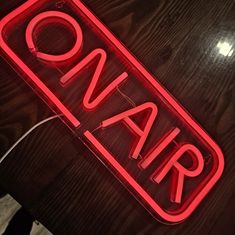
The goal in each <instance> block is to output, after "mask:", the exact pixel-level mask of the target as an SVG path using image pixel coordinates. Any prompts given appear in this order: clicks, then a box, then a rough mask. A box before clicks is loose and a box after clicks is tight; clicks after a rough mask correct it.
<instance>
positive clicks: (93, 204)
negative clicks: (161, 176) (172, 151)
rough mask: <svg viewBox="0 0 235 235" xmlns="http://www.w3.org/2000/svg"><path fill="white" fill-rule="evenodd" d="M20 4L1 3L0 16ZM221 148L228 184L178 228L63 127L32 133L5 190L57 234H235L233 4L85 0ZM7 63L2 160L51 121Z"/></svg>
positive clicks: (5, 174) (2, 174) (0, 111)
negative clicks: (228, 51)
mask: <svg viewBox="0 0 235 235" xmlns="http://www.w3.org/2000/svg"><path fill="white" fill-rule="evenodd" d="M23 2H24V1H22V0H14V1H13V0H5V1H4V0H1V1H0V17H1V18H2V17H4V15H6V14H7V13H9V12H10V11H11V10H13V9H14V8H16V7H17V6H19V5H20V4H21V3H23ZM84 2H85V3H86V4H87V5H88V6H89V7H90V8H91V9H92V10H93V12H95V13H96V15H97V16H99V17H100V18H101V19H102V21H103V22H104V23H105V24H106V25H107V26H108V27H109V28H110V29H111V30H112V31H113V32H114V33H115V34H116V35H117V36H118V38H120V39H121V40H122V41H123V42H124V44H125V45H126V46H127V47H128V48H129V49H130V50H131V51H132V52H133V53H134V54H135V55H136V56H137V58H139V59H140V61H141V62H142V63H143V64H144V65H146V67H147V68H148V69H149V70H150V71H151V72H152V73H153V74H154V75H156V76H157V77H158V79H159V81H160V82H161V83H162V84H163V85H164V86H165V87H166V88H167V89H168V90H169V91H170V92H171V93H172V94H173V95H174V96H175V97H176V98H177V99H178V100H179V101H180V102H181V103H182V104H183V105H184V106H185V108H186V109H187V110H188V111H189V112H190V113H191V114H192V115H193V116H194V117H195V119H196V120H197V121H198V122H199V123H200V124H201V125H202V126H203V127H204V128H205V129H206V130H207V132H209V133H210V134H211V136H212V137H213V138H214V139H215V140H216V141H217V142H218V144H219V145H220V146H221V148H222V150H223V152H224V156H225V170H224V173H223V176H222V178H221V179H220V181H219V182H218V183H217V185H216V186H215V187H214V188H213V190H212V191H211V192H210V193H209V195H208V196H207V197H206V199H205V200H203V202H202V203H201V205H200V206H199V207H198V208H197V210H196V211H195V213H193V215H192V216H191V217H190V218H189V219H187V220H186V221H184V222H182V223H181V224H178V225H173V226H170V225H165V224H162V223H159V222H158V221H156V220H154V219H153V218H152V217H151V216H150V215H149V214H148V212H146V211H145V209H143V208H142V207H141V206H140V205H139V203H138V202H136V201H135V200H134V199H133V197H132V196H131V195H130V194H129V193H128V192H127V190H126V189H125V188H124V187H123V186H122V185H121V184H120V183H119V182H118V181H117V180H116V179H115V178H114V177H113V176H112V175H111V174H110V173H109V171H108V170H106V168H105V167H104V166H103V165H102V164H101V163H100V162H99V161H98V160H97V159H96V158H95V157H93V156H92V154H91V153H90V152H89V151H88V150H86V148H85V147H84V146H83V145H82V144H79V143H78V142H77V140H76V139H75V138H74V137H73V135H72V134H71V133H70V131H69V130H68V129H67V127H66V126H65V125H64V124H63V123H62V122H61V121H60V120H53V121H51V122H49V123H47V124H45V125H43V126H41V127H39V128H38V129H37V130H35V131H34V132H33V133H31V134H30V135H29V136H28V137H27V138H26V139H25V140H24V141H23V142H22V143H21V144H20V145H19V146H18V147H17V148H15V149H14V151H13V152H12V153H11V154H10V155H9V157H8V158H7V159H6V161H5V162H4V163H3V164H2V165H1V166H0V185H1V187H2V188H3V189H5V190H6V191H7V192H9V193H10V194H11V195H12V196H13V197H14V198H15V199H16V200H17V201H18V202H20V203H21V204H22V205H23V206H24V207H25V208H27V209H28V210H29V211H30V212H31V213H32V214H33V215H34V216H35V217H36V218H37V219H38V220H39V221H41V222H42V223H43V224H44V225H45V226H46V227H47V228H48V229H49V230H51V231H52V232H53V233H54V234H65V235H68V234H69V235H70V234H71V235H73V234H127V235H130V234H180V235H181V234H235V200H234V197H235V144H234V143H235V68H234V65H235V52H234V53H233V55H232V56H231V57H228V56H227V57H226V56H223V55H221V54H219V53H218V48H216V46H217V44H218V43H219V42H224V41H228V42H229V43H230V44H232V45H233V47H234V50H235V1H234V0H223V1H222V0H207V1H206V0H199V1H193V0H177V1H175V0H148V1H144V0H128V1H127V0H105V1H104V0H95V1H94V0H85V1H84ZM52 115H53V113H52V112H51V111H50V110H49V108H48V107H47V106H46V105H45V104H44V103H43V102H42V101H41V100H40V99H39V98H38V97H37V96H36V95H35V94H34V93H33V92H32V91H31V89H30V88H29V87H28V86H27V85H26V84H25V83H24V82H23V81H22V79H21V78H20V77H18V75H17V74H16V73H15V72H14V71H13V70H12V69H11V68H10V66H9V65H8V64H7V63H6V62H4V60H3V59H0V156H2V155H3V154H4V153H5V152H6V151H7V150H8V149H9V147H10V146H11V145H12V144H13V143H14V142H15V141H16V140H17V139H19V137H20V136H21V135H23V134H24V133H25V132H26V131H27V130H28V129H30V128H31V127H32V126H33V125H35V124H36V123H37V122H39V121H41V120H43V119H44V118H47V117H49V116H52Z"/></svg>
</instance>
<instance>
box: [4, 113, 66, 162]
mask: <svg viewBox="0 0 235 235" xmlns="http://www.w3.org/2000/svg"><path fill="white" fill-rule="evenodd" d="M60 116H62V115H61V114H60V115H58V114H57V115H54V116H52V117H49V118H46V119H44V120H42V121H41V122H39V123H37V124H36V125H34V126H33V127H32V128H30V129H29V130H28V131H27V132H26V133H25V134H24V135H22V136H21V137H20V138H19V139H18V140H17V141H16V142H15V143H14V144H13V145H12V146H11V147H10V149H9V150H8V151H7V152H6V153H5V154H4V155H3V157H2V158H1V159H0V164H2V162H3V161H4V160H5V159H6V158H7V156H8V155H9V154H10V153H11V151H12V150H13V149H14V148H15V147H16V146H17V145H18V144H19V143H20V142H21V141H22V140H23V139H25V138H26V137H27V136H28V135H29V134H30V133H31V132H32V131H33V130H35V129H36V128H38V127H39V126H41V125H43V124H44V123H46V122H49V121H51V120H53V119H56V118H58V117H60Z"/></svg>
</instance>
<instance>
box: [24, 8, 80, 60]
mask: <svg viewBox="0 0 235 235" xmlns="http://www.w3.org/2000/svg"><path fill="white" fill-rule="evenodd" d="M53 18H54V19H55V20H56V19H57V20H58V19H59V20H60V21H61V20H63V21H65V22H66V23H68V24H69V25H70V26H71V27H72V28H73V29H74V30H73V31H74V32H75V36H76V42H75V44H74V46H73V47H72V48H71V49H70V50H69V51H68V52H66V53H64V54H60V55H52V54H46V53H43V52H40V51H38V50H37V47H36V46H35V43H34V40H33V33H34V31H35V30H36V29H37V26H38V25H39V23H40V22H42V21H45V20H47V19H53ZM48 23H51V21H50V22H48ZM25 39H26V43H27V45H28V48H29V49H30V51H31V52H32V53H33V54H35V55H36V57H38V58H40V59H42V60H45V61H48V62H63V61H66V60H68V59H70V58H72V57H73V56H74V55H75V54H76V53H78V52H79V50H80V49H81V47H82V42H83V35H82V30H81V27H80V25H79V24H78V22H77V21H76V20H75V19H74V18H72V17H71V16H70V15H68V14H66V13H63V12H60V11H46V12H42V13H40V14H38V15H37V16H35V17H34V18H33V19H32V20H31V21H30V22H29V24H28V26H27V29H26V33H25Z"/></svg>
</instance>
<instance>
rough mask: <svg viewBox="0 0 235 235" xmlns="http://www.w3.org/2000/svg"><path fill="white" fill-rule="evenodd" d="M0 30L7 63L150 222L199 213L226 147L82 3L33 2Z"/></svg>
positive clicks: (6, 20)
mask: <svg viewBox="0 0 235 235" xmlns="http://www.w3.org/2000/svg"><path fill="white" fill-rule="evenodd" d="M0 30H1V35H0V45H1V50H2V52H3V53H4V56H5V57H6V59H7V61H9V63H11V64H12V65H13V66H14V68H15V70H16V71H17V72H18V73H20V74H21V76H22V78H24V80H25V81H26V82H27V83H28V84H29V85H30V86H31V87H32V88H33V89H34V91H35V92H36V93H37V94H38V95H39V96H40V97H41V98H42V99H43V100H44V101H45V102H46V103H47V105H48V106H49V107H50V108H51V109H52V110H54V112H55V113H57V114H63V117H61V118H62V120H63V121H64V122H65V124H66V125H67V126H68V127H69V128H70V129H71V130H72V131H73V133H74V134H75V135H76V136H77V137H78V138H79V139H81V140H82V141H83V142H84V144H85V145H86V146H87V147H88V148H89V149H90V150H91V151H92V152H93V153H94V155H95V156H97V158H98V159H100V160H101V161H102V162H103V163H104V165H105V166H106V167H107V168H108V169H109V170H110V171H111V172H112V173H113V174H114V175H115V176H116V177H117V178H118V179H119V180H120V181H121V182H122V183H123V184H124V185H125V186H126V187H127V188H128V189H129V190H130V192H131V193H132V194H133V195H134V196H135V197H136V198H137V199H138V200H139V202H140V203H141V204H142V205H144V206H145V208H146V209H147V210H148V211H149V212H150V213H151V214H153V215H154V217H156V218H158V219H162V220H165V221H168V222H172V223H175V222H180V221H182V220H184V219H186V218H187V217H188V216H189V215H190V214H191V213H192V212H193V211H194V210H195V209H196V207H197V206H198V204H199V203H200V202H201V201H202V199H203V198H204V197H205V196H206V195H207V194H208V192H209V191H210V190H211V188H212V187H213V186H214V184H215V183H216V182H217V181H218V179H219V178H220V176H221V174H222V171H223V167H224V160H223V154H222V152H221V150H220V148H219V147H218V145H217V144H216V143H215V142H214V141H213V140H212V139H211V137H210V136H209V135H208V134H207V133H206V132H205V131H204V130H203V129H202V128H201V127H200V125H198V124H197V123H196V122H195V121H194V120H193V119H192V117H191V116H190V115H189V114H188V113H187V112H186V111H185V110H184V108H183V107H182V106H181V105H180V104H179V102H178V101H176V100H175V99H174V98H173V97H172V96H171V95H170V94H169V93H168V92H167V91H166V89H165V88H164V87H162V86H161V84H160V83H159V82H158V81H157V79H156V78H155V77H153V76H152V75H151V74H150V73H149V72H148V71H147V70H146V69H145V68H144V66H143V65H142V64H141V63H140V62H139V61H138V60H137V59H136V58H135V57H134V56H133V55H132V54H131V53H130V52H129V51H128V49H127V48H126V47H125V46H124V45H123V44H122V43H121V42H120V41H119V40H118V39H117V37H116V36H114V35H113V34H112V33H111V32H110V31H109V29H108V28H107V27H106V26H105V25H104V24H103V23H102V22H101V21H100V20H99V19H98V18H97V17H96V16H95V15H94V14H93V13H92V12H91V11H90V10H89V9H88V8H87V7H86V6H85V5H84V4H83V3H82V2H81V1H78V0H68V1H61V2H58V1H49V0H40V1H39V0H30V1H27V2H26V3H25V4H23V5H22V6H21V7H19V8H17V9H16V10H14V11H13V12H12V13H10V14H9V15H8V16H6V17H5V18H4V19H3V20H2V21H1V23H0ZM44 34H47V35H48V34H50V35H51V37H50V38H51V40H50V41H48V40H44V38H43V35H44ZM172 80H173V78H172ZM208 159H210V160H208Z"/></svg>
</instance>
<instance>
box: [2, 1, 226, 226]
mask: <svg viewBox="0 0 235 235" xmlns="http://www.w3.org/2000/svg"><path fill="white" fill-rule="evenodd" d="M39 1H40V0H28V1H27V2H26V3H25V4H23V5H22V6H20V7H19V8H17V9H16V10H14V11H13V12H12V13H10V14H9V15H7V16H6V17H5V18H4V19H3V20H1V21H0V47H1V49H2V51H3V52H4V54H5V56H6V57H7V59H8V60H10V61H11V62H12V63H13V64H14V65H15V66H16V68H17V70H18V71H20V72H21V73H23V74H25V75H26V76H27V79H29V80H30V84H32V83H33V84H34V86H35V87H37V89H38V90H40V92H41V93H42V94H43V96H41V98H43V99H44V98H45V96H46V97H47V100H46V103H47V105H48V106H49V107H50V108H52V109H53V110H54V106H55V107H56V108H57V109H58V110H59V111H60V112H62V113H63V114H64V115H65V117H66V118H67V119H68V120H69V122H70V123H72V124H73V126H75V127H79V126H80V122H79V120H78V119H77V118H76V117H74V116H73V114H72V113H71V112H70V111H69V110H68V109H67V108H66V107H65V106H64V105H63V103H62V102H61V101H60V100H59V99H58V98H57V97H56V96H55V95H54V94H53V92H52V91H50V90H49V88H48V87H46V86H45V84H43V83H42V82H41V80H40V79H39V78H38V77H37V76H36V74H35V73H34V72H33V71H32V70H31V69H30V68H29V67H28V66H27V65H26V64H25V63H24V62H23V61H22V60H21V59H20V58H19V57H18V56H17V55H16V54H15V53H14V51H12V50H11V48H10V47H9V46H8V45H7V43H6V42H5V40H4V36H3V32H4V27H5V26H6V25H7V24H8V23H9V22H10V21H11V20H12V19H14V18H15V17H16V16H18V15H19V14H20V13H22V12H23V11H25V10H26V9H28V8H30V7H31V6H32V5H34V4H35V3H37V2H39ZM70 1H71V2H72V3H73V4H74V6H76V7H77V8H78V10H79V11H82V13H83V17H84V16H85V17H86V19H87V21H89V23H91V24H93V25H94V26H95V27H96V29H97V30H98V31H99V32H100V33H101V34H102V36H103V37H105V38H106V40H107V41H109V43H110V44H112V46H114V47H115V48H116V49H117V50H118V51H119V52H120V54H121V55H122V56H123V57H124V58H126V60H128V61H129V62H130V63H131V65H132V66H133V67H135V68H136V69H137V70H138V72H139V73H141V74H142V75H143V77H145V79H146V80H147V81H148V82H149V84H150V85H151V86H152V87H153V88H154V89H155V90H157V91H158V93H159V94H160V95H161V96H162V97H163V98H164V100H165V101H166V102H167V105H168V106H169V107H170V108H171V110H173V112H174V113H177V114H178V115H179V116H180V117H181V118H182V119H183V120H184V122H185V123H187V125H188V126H189V127H190V128H191V129H192V130H193V132H194V133H195V134H196V135H197V136H198V137H199V138H200V139H202V140H203V141H204V142H205V143H206V144H207V146H208V148H210V149H211V150H212V152H213V157H214V161H215V162H216V165H215V166H214V170H213V176H212V177H211V178H210V179H209V180H208V182H207V183H206V184H205V185H204V187H203V189H202V190H201V191H200V192H199V193H198V194H197V195H196V196H195V198H194V199H193V201H192V202H191V204H190V205H189V206H187V207H186V208H184V209H183V210H182V211H181V212H180V213H178V214H170V213H168V212H166V211H165V210H163V209H162V208H161V207H160V206H159V205H158V204H157V202H156V201H154V200H153V198H152V197H151V196H150V195H149V194H148V193H147V192H146V191H145V190H144V189H143V188H142V187H141V186H140V185H139V184H138V183H137V182H136V180H135V179H134V178H133V177H132V176H131V175H130V174H129V173H128V172H127V171H126V170H125V169H124V168H123V167H122V166H121V165H120V164H119V163H118V162H117V161H116V160H115V158H114V156H112V155H111V154H110V153H109V152H108V150H107V149H105V147H104V146H102V144H101V143H100V142H99V141H98V140H97V139H96V138H95V137H94V136H93V135H92V134H91V133H90V132H89V131H87V132H85V133H84V136H85V137H86V138H87V139H88V145H89V147H90V148H92V150H95V151H96V152H98V153H99V154H101V155H102V158H101V160H102V161H103V160H105V161H106V163H105V165H106V166H107V163H108V167H109V166H111V167H112V168H113V169H114V170H115V172H116V173H115V175H116V176H117V177H118V178H119V179H120V180H121V181H122V182H124V183H125V184H127V185H128V188H130V187H131V189H132V190H131V192H132V193H133V194H134V195H135V193H137V195H135V196H137V198H138V199H140V201H141V203H142V204H144V205H145V206H147V209H148V210H150V212H152V213H153V214H154V215H159V216H160V217H161V218H162V219H164V220H166V221H168V222H180V221H182V220H184V219H186V218H187V217H188V216H189V215H190V214H191V213H192V212H193V211H194V210H195V208H196V207H197V206H198V204H199V203H200V202H201V200H202V199H203V198H204V197H205V196H206V195H207V194H208V192H209V191H210V190H211V188H212V187H213V186H214V184H215V183H216V182H217V181H218V179H219V178H220V177H221V175H222V172H223V169H224V157H223V154H222V151H221V150H220V148H219V146H218V145H217V144H216V143H215V142H214V141H213V140H212V139H211V137H210V136H209V135H208V134H207V133H206V132H205V131H204V130H203V129H202V128H201V127H200V125H199V124H197V123H196V122H195V121H194V120H193V119H192V118H191V116H190V115H189V114H188V113H187V112H186V111H185V110H184V108H182V107H181V105H180V104H179V103H178V102H177V101H176V100H175V99H174V98H173V97H172V96H171V95H170V94H169V93H168V92H167V91H166V89H164V88H163V87H162V86H161V85H160V83H159V82H158V81H157V80H156V78H154V77H153V76H152V75H151V74H150V73H149V72H148V71H147V70H146V69H145V68H144V66H143V65H142V64H141V63H140V62H139V61H138V60H137V59H136V58H135V57H134V56H133V55H132V54H131V53H130V52H129V51H128V50H127V49H126V47H125V46H124V45H123V44H122V43H121V42H120V41H119V40H118V39H117V38H116V37H115V36H114V35H113V34H112V33H111V32H110V31H109V30H108V29H107V28H106V26H105V25H104V24H103V23H102V22H101V21H100V20H99V19H98V18H97V17H96V16H95V15H94V14H93V13H92V12H91V11H90V10H89V9H88V8H87V7H86V6H85V5H84V4H83V3H82V2H81V1H79V0H70ZM44 100H45V99H44ZM48 100H49V101H50V102H52V104H53V106H51V104H50V102H48ZM89 143H90V144H92V145H90V144H89Z"/></svg>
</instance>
